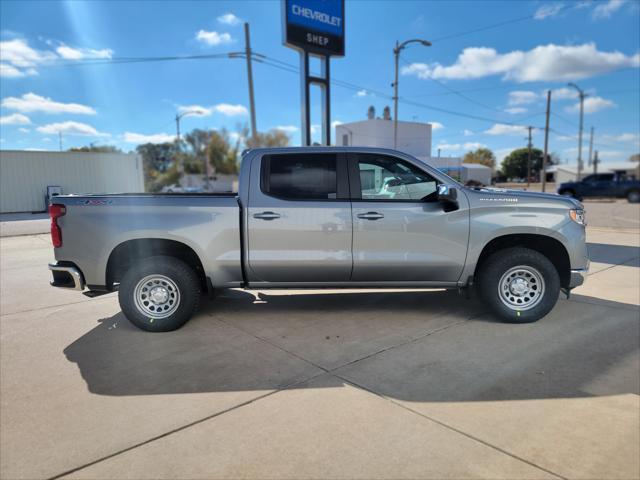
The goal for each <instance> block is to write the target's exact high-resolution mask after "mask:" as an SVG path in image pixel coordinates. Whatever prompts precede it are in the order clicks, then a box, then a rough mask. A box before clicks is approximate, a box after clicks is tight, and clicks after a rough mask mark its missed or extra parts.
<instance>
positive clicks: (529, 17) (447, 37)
mask: <svg viewBox="0 0 640 480" xmlns="http://www.w3.org/2000/svg"><path fill="white" fill-rule="evenodd" d="M577 6H578V5H573V4H569V5H566V6H564V7H562V8H559V9H558V11H557V12H556V14H557V13H560V12H562V11H564V10H568V9H571V8H577ZM535 17H536V14H535V13H533V14H531V15H527V16H524V17H518V18H512V19H510V20H504V21H502V22H498V23H493V24H491V25H486V26H484V27H478V28H474V29H471V30H466V31H462V32H458V33H452V34H449V35H444V36H442V37H439V38H435V39H433V40H431V42H432V43H436V42H442V41H444V40H451V39H452V38H459V37H463V36H465V35H471V34H472V33H478V32H484V31H486V30H492V29H494V28H498V27H503V26H505V25H510V24H512V23H518V22H524V21H526V20H533V19H534V18H535Z"/></svg>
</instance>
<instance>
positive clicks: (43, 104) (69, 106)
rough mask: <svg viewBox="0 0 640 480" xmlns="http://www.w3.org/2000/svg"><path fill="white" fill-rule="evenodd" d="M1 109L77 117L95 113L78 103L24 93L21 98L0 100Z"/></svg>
mask: <svg viewBox="0 0 640 480" xmlns="http://www.w3.org/2000/svg"><path fill="white" fill-rule="evenodd" d="M1 105H2V107H4V108H8V109H9V110H17V111H19V112H27V113H28V112H43V113H74V114H78V115H94V114H95V113H96V111H95V110H94V109H93V108H91V107H88V106H87V105H81V104H79V103H61V102H56V101H54V100H51V99H50V98H46V97H42V96H40V95H36V94H35V93H32V92H30V93H25V94H24V95H22V97H7V98H3V99H2V103H1Z"/></svg>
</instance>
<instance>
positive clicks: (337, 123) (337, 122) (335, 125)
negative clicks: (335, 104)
mask: <svg viewBox="0 0 640 480" xmlns="http://www.w3.org/2000/svg"><path fill="white" fill-rule="evenodd" d="M343 123H344V122H341V121H340V120H334V121H333V122H331V128H336V127H337V126H338V125H342V124H343Z"/></svg>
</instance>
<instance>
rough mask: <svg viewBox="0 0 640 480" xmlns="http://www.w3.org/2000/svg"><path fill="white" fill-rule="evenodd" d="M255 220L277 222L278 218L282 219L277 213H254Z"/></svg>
mask: <svg viewBox="0 0 640 480" xmlns="http://www.w3.org/2000/svg"><path fill="white" fill-rule="evenodd" d="M253 218H258V219H260V220H275V219H276V218H280V214H279V213H275V212H262V213H254V214H253Z"/></svg>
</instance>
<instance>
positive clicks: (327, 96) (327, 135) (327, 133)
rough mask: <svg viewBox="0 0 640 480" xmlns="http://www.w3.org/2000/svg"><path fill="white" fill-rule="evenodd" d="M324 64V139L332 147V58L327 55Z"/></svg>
mask: <svg viewBox="0 0 640 480" xmlns="http://www.w3.org/2000/svg"><path fill="white" fill-rule="evenodd" d="M323 60H324V61H323V62H322V66H323V68H322V76H323V77H324V80H325V82H324V87H323V89H322V100H323V102H322V103H323V104H324V108H323V109H322V110H323V112H322V137H323V140H324V144H325V145H326V146H329V145H331V90H330V86H331V80H330V79H331V77H330V76H329V65H330V64H331V57H330V56H329V55H326V56H325V57H324V59H323Z"/></svg>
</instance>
